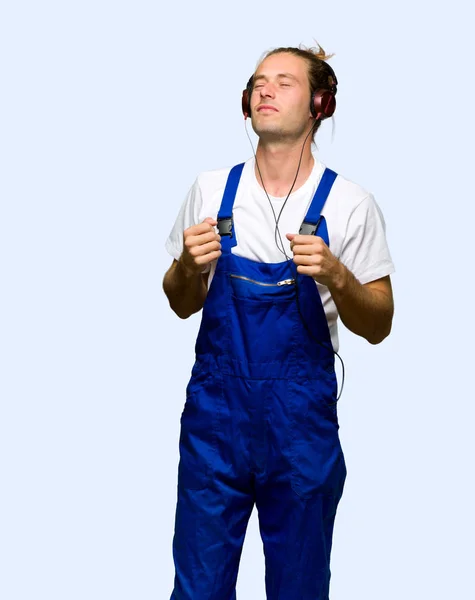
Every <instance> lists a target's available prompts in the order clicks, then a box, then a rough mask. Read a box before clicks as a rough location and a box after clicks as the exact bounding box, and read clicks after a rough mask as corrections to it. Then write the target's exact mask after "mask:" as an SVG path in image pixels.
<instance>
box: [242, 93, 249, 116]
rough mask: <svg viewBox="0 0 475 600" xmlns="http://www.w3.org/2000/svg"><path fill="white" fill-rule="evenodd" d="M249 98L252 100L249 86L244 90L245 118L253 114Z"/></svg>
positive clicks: (243, 110) (243, 111)
mask: <svg viewBox="0 0 475 600" xmlns="http://www.w3.org/2000/svg"><path fill="white" fill-rule="evenodd" d="M249 100H250V98H249V90H248V88H246V89H245V90H243V91H242V99H241V106H242V114H243V115H244V118H245V119H247V117H250V116H251V105H250V102H249Z"/></svg>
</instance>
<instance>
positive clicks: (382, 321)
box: [329, 263, 394, 344]
mask: <svg viewBox="0 0 475 600" xmlns="http://www.w3.org/2000/svg"><path fill="white" fill-rule="evenodd" d="M340 265H341V267H340V277H338V278H337V279H336V281H335V283H334V285H332V286H331V287H330V288H329V289H330V293H331V295H332V297H333V300H334V302H335V304H336V307H337V309H338V313H339V316H340V318H341V320H342V322H343V323H344V325H345V326H346V327H347V328H348V329H349V330H350V331H352V332H353V333H356V334H357V335H360V336H362V337H364V338H365V339H366V340H368V342H370V343H371V344H379V343H380V342H382V341H383V340H384V338H386V337H387V336H388V335H389V333H390V331H391V324H392V318H393V312H394V305H393V299H392V293H391V292H390V287H389V293H388V292H387V291H384V290H382V289H375V288H374V287H368V286H365V285H362V284H361V283H360V282H359V281H358V280H357V279H356V277H355V276H354V275H353V274H352V273H351V272H350V271H349V270H348V269H347V268H346V267H345V266H344V265H342V264H341V263H340Z"/></svg>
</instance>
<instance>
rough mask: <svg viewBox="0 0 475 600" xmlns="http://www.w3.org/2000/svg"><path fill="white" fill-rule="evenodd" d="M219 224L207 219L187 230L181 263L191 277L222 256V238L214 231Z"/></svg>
mask: <svg viewBox="0 0 475 600" xmlns="http://www.w3.org/2000/svg"><path fill="white" fill-rule="evenodd" d="M217 224H218V222H217V221H216V220H215V219H212V218H211V217H207V218H206V219H205V220H204V221H203V222H202V223H199V224H198V225H192V226H191V227H188V229H185V231H184V233H183V253H182V255H181V256H180V260H179V262H180V263H181V265H182V267H183V269H184V270H185V272H186V273H188V274H189V275H195V274H198V273H201V272H202V271H203V269H204V267H205V266H206V265H207V264H208V263H211V262H212V261H213V260H215V259H217V258H219V257H220V256H221V243H220V242H221V236H220V235H219V234H217V233H216V232H215V230H214V227H215V226H216V225H217Z"/></svg>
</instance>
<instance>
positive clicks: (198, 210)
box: [165, 155, 394, 351]
mask: <svg viewBox="0 0 475 600" xmlns="http://www.w3.org/2000/svg"><path fill="white" fill-rule="evenodd" d="M314 160H315V164H314V167H313V170H312V173H311V174H310V176H309V178H308V179H307V181H306V182H305V183H304V185H303V186H301V187H300V188H299V189H298V190H297V191H296V192H293V193H292V194H291V195H290V196H289V199H288V200H287V203H286V204H285V207H284V209H283V211H282V214H281V216H280V220H279V231H280V236H281V238H282V243H283V246H284V248H285V251H286V253H287V256H288V257H289V258H291V257H292V252H291V250H290V242H289V240H288V239H287V237H286V235H285V234H286V233H297V234H298V232H299V229H300V226H301V224H302V221H303V220H304V218H305V215H306V214H307V210H308V208H309V206H310V203H311V201H312V199H313V196H314V194H315V191H316V189H317V187H318V184H319V182H320V179H321V176H322V174H323V172H324V170H325V165H324V164H323V163H322V162H320V161H319V160H318V158H317V157H316V156H315V155H314ZM254 165H255V160H254V158H250V159H249V160H247V161H246V163H245V165H244V169H243V172H242V175H241V180H240V182H239V187H238V189H237V193H236V198H235V201H234V207H233V220H234V229H235V232H236V238H237V246H235V247H233V248H232V252H233V254H237V255H239V256H242V257H245V258H249V259H251V260H254V261H258V262H265V263H278V262H282V261H284V260H286V257H285V255H284V254H283V253H282V252H281V250H279V248H278V247H277V245H276V241H275V238H276V237H277V240H278V243H279V246H280V248H282V244H281V243H280V239H279V236H278V235H277V236H276V235H275V228H276V227H275V219H274V215H273V213H272V209H271V207H270V204H269V200H268V198H267V196H266V193H265V191H264V190H263V188H262V187H261V186H260V185H259V183H258V181H257V178H256V176H255V172H254ZM229 171H230V167H228V168H225V169H217V170H214V171H205V172H203V173H201V174H200V175H199V176H198V177H197V179H196V181H195V182H194V184H193V186H192V187H191V189H190V191H189V192H188V194H187V196H186V198H185V200H184V202H183V204H182V206H181V209H180V211H179V213H178V216H177V219H176V221H175V224H174V226H173V228H172V231H171V233H170V235H169V237H168V239H167V241H166V244H165V247H166V249H167V251H168V253H169V254H170V255H171V256H172V257H173V258H175V259H177V260H178V259H179V258H180V256H181V253H182V252H183V231H184V230H185V229H187V228H188V227H191V226H192V225H196V224H198V223H202V222H203V221H204V220H205V219H206V217H212V218H213V219H216V217H217V214H218V211H219V208H220V206H221V201H222V198H223V192H224V188H225V185H226V181H227V178H228V174H229ZM269 198H270V200H271V203H272V206H273V207H274V212H275V215H276V217H278V216H279V213H280V210H281V208H282V206H283V203H284V201H285V197H283V198H277V197H274V196H270V195H269ZM322 215H323V216H324V217H325V220H326V223H327V229H328V237H329V241H330V250H331V252H332V253H333V254H334V255H335V256H336V257H337V258H338V259H339V260H340V261H341V262H342V263H343V264H344V265H345V266H346V267H347V268H348V269H349V270H350V271H351V272H352V273H353V275H354V276H355V277H356V278H357V279H358V281H359V282H360V283H362V284H365V283H369V282H370V281H374V280H375V279H379V278H381V277H385V276H386V275H390V274H391V273H393V272H394V265H393V262H392V260H391V256H390V253H389V249H388V245H387V242H386V234H385V223H384V218H383V215H382V213H381V210H380V209H379V207H378V205H377V204H376V202H375V199H374V197H373V195H372V194H371V193H369V192H367V191H366V190H364V189H363V188H362V187H361V186H359V185H358V184H356V183H353V182H352V181H349V180H348V179H345V178H344V177H342V176H341V175H338V177H337V178H336V180H335V182H334V184H333V186H332V189H331V191H330V194H329V196H328V199H327V201H326V203H325V206H324V208H323V211H322ZM218 260H219V259H218ZM216 262H217V261H213V263H211V267H210V268H208V269H206V270H210V275H209V279H208V286H209V285H210V284H211V281H212V279H213V275H214V272H215V269H216ZM206 270H205V272H206ZM316 285H317V287H318V290H319V292H320V296H321V298H322V304H323V308H324V310H325V314H326V317H327V321H328V327H329V330H330V334H331V338H332V342H333V347H334V349H335V351H338V346H339V344H338V328H337V319H338V312H337V308H336V306H335V303H334V302H333V299H332V297H331V294H330V292H329V291H328V288H327V287H326V286H323V285H320V284H316Z"/></svg>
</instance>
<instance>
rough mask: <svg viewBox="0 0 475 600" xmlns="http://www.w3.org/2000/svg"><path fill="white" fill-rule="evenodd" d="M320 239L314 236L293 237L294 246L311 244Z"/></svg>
mask: <svg viewBox="0 0 475 600" xmlns="http://www.w3.org/2000/svg"><path fill="white" fill-rule="evenodd" d="M317 239H322V238H318V237H317V236H316V235H295V236H294V237H293V242H294V244H299V245H300V244H305V245H307V244H313V243H314V242H315V240H317Z"/></svg>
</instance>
